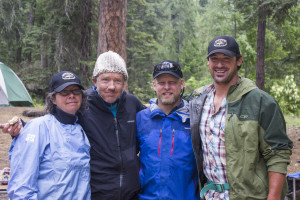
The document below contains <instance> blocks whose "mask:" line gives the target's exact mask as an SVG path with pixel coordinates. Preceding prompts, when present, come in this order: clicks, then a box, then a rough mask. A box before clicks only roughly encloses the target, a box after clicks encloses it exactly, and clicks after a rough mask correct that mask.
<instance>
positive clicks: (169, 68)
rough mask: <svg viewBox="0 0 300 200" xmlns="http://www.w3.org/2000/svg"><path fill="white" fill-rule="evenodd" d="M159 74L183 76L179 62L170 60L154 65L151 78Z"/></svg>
mask: <svg viewBox="0 0 300 200" xmlns="http://www.w3.org/2000/svg"><path fill="white" fill-rule="evenodd" d="M161 74H171V75H173V76H175V77H176V78H182V77H183V75H182V71H181V67H180V65H179V63H177V62H175V61H172V60H164V61H162V62H160V63H157V64H156V65H155V66H154V70H153V79H155V78H156V77H158V76H159V75H161Z"/></svg>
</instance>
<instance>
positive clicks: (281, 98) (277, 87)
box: [271, 75, 300, 114]
mask: <svg viewBox="0 0 300 200" xmlns="http://www.w3.org/2000/svg"><path fill="white" fill-rule="evenodd" d="M271 94H272V95H273V96H274V98H275V99H276V100H277V101H278V103H279V105H280V107H281V109H282V111H283V113H284V114H297V112H299V109H300V106H299V105H300V91H299V88H298V87H297V85H296V83H295V81H294V76H293V75H287V76H286V77H285V79H284V80H278V81H276V82H275V83H274V84H273V86H272V87H271Z"/></svg>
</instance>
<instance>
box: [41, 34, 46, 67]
mask: <svg viewBox="0 0 300 200" xmlns="http://www.w3.org/2000/svg"><path fill="white" fill-rule="evenodd" d="M40 44H41V49H40V55H41V64H40V67H41V68H42V69H46V68H47V66H48V57H47V49H48V47H47V38H46V36H42V39H41V41H40Z"/></svg>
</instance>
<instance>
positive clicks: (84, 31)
mask: <svg viewBox="0 0 300 200" xmlns="http://www.w3.org/2000/svg"><path fill="white" fill-rule="evenodd" d="M81 16H82V21H81V27H80V29H81V33H80V34H81V39H80V61H87V60H88V58H89V57H90V54H91V28H90V27H89V23H91V21H92V17H91V0H85V1H83V5H82V6H81ZM79 69H80V70H79V74H78V75H79V77H80V79H81V81H82V82H83V83H84V84H86V85H90V80H91V77H90V73H89V66H88V65H86V64H84V63H82V62H80V64H79Z"/></svg>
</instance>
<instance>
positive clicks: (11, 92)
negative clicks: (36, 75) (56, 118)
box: [0, 62, 33, 107]
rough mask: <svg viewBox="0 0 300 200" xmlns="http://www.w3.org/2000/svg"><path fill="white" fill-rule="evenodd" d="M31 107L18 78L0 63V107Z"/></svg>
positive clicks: (30, 100) (26, 93)
mask: <svg viewBox="0 0 300 200" xmlns="http://www.w3.org/2000/svg"><path fill="white" fill-rule="evenodd" d="M4 106H20V107H25V106H33V103H32V99H31V97H30V95H29V93H28V91H27V90H26V88H25V86H24V84H23V83H22V81H21V80H20V79H19V77H18V76H17V75H16V74H15V73H14V72H13V71H12V70H11V69H10V68H9V67H8V66H6V65H5V64H3V63H2V62H0V107H4Z"/></svg>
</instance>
